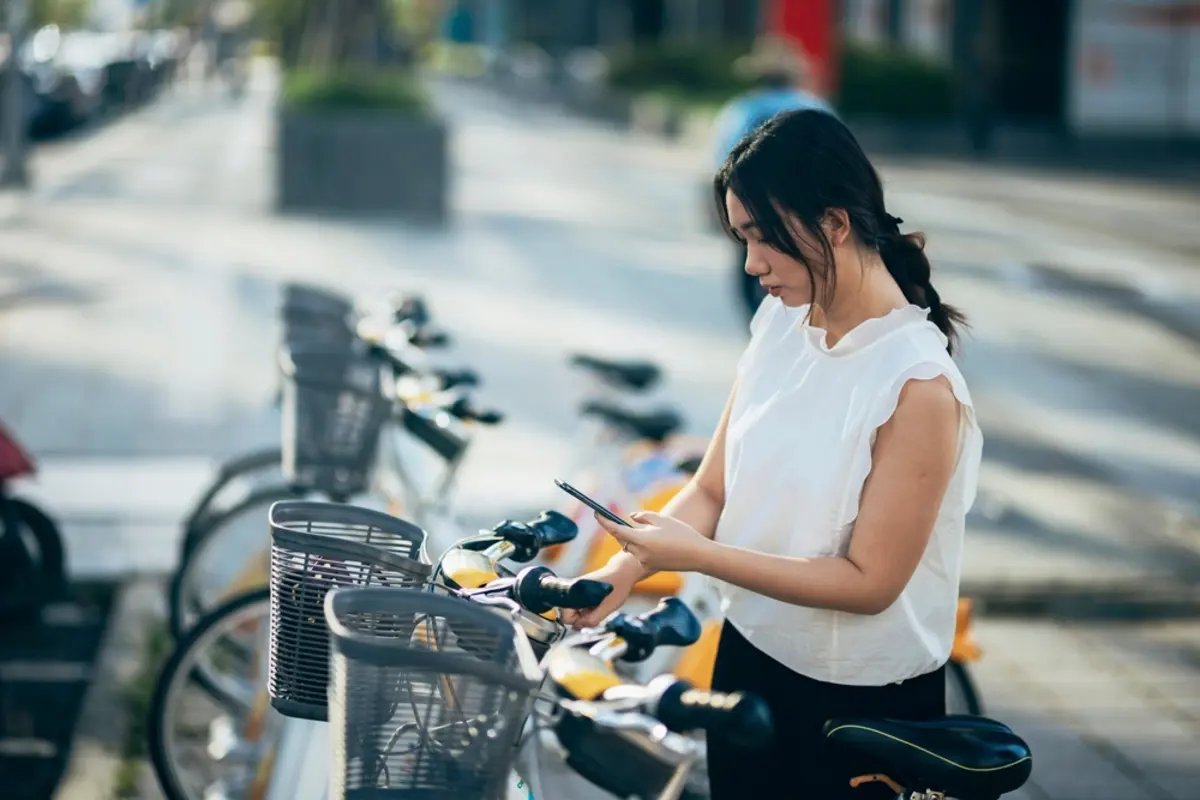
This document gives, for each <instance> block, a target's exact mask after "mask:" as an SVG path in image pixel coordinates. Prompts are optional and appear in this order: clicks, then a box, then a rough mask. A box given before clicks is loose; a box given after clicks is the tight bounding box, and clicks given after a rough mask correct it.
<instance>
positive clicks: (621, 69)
mask: <svg viewBox="0 0 1200 800" xmlns="http://www.w3.org/2000/svg"><path fill="white" fill-rule="evenodd" d="M748 49H749V47H748V45H747V46H741V45H729V44H719V43H711V42H695V43H686V44H684V43H680V44H665V45H644V46H639V47H636V48H632V49H630V50H628V51H626V52H624V53H622V54H621V55H619V56H617V57H616V58H614V60H613V64H612V70H611V73H610V76H609V85H611V86H612V87H614V88H616V89H620V90H624V91H627V92H631V93H634V94H641V95H652V96H654V97H655V98H657V99H658V100H660V101H661V102H664V103H666V104H668V105H671V106H690V107H695V106H714V105H719V104H721V103H723V102H725V101H726V100H728V99H729V98H731V97H734V96H736V95H738V94H740V93H742V92H744V91H746V90H748V89H749V88H750V86H751V84H750V82H749V81H748V80H746V79H744V78H741V77H739V76H738V75H737V74H735V72H734V70H733V63H734V61H735V60H736V59H737V58H738V56H740V55H742V54H744V53H745V52H746V51H747V50H748ZM840 78H841V80H840V83H841V86H840V89H839V92H838V96H837V98H836V105H837V107H838V110H839V112H840V113H842V114H844V115H846V116H851V117H853V116H875V117H890V118H902V119H921V118H925V119H935V118H942V117H947V116H949V115H951V114H953V113H954V111H955V109H956V107H957V101H958V96H957V94H958V93H957V87H956V84H955V76H954V72H953V70H952V68H951V67H950V65H948V64H944V63H940V62H938V61H935V60H932V59H929V58H926V57H924V56H921V55H918V54H915V53H909V52H904V51H903V50H900V49H896V48H891V47H878V46H865V45H855V44H852V43H851V44H847V45H846V46H845V47H844V49H843V51H842V64H841V72H840Z"/></svg>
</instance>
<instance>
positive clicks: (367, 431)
mask: <svg viewBox="0 0 1200 800" xmlns="http://www.w3.org/2000/svg"><path fill="white" fill-rule="evenodd" d="M281 366H282V367H283V371H284V382H283V416H282V419H283V474H284V477H286V478H287V480H288V481H289V482H290V483H292V484H293V485H295V486H300V487H303V488H307V489H313V490H317V491H320V492H323V493H325V494H327V495H329V496H330V497H334V498H346V497H350V496H352V495H355V494H358V493H360V492H362V491H365V490H366V488H367V486H368V482H369V480H370V472H371V467H372V465H373V463H374V460H375V453H376V450H377V449H378V445H379V433H380V429H381V428H382V427H383V423H384V422H385V421H386V420H387V418H388V416H389V415H390V414H391V412H392V403H391V401H390V400H389V399H388V398H387V397H386V396H385V394H384V389H383V375H382V373H381V371H380V367H379V365H378V364H376V363H375V362H373V361H371V360H370V359H369V358H365V357H363V356H361V355H356V354H354V353H352V352H350V351H349V350H347V349H344V348H338V347H336V346H331V347H328V348H322V347H302V348H295V349H291V350H289V351H288V352H287V354H286V357H285V358H284V360H283V363H282V364H281Z"/></svg>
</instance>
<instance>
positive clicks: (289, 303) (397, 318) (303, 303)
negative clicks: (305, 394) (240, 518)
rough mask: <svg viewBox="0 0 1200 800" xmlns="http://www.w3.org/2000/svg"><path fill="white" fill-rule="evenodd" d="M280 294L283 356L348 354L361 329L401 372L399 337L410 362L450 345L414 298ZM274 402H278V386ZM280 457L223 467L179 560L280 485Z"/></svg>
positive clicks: (438, 373)
mask: <svg viewBox="0 0 1200 800" xmlns="http://www.w3.org/2000/svg"><path fill="white" fill-rule="evenodd" d="M282 294H283V297H282V302H281V303H280V309H279V318H280V322H281V323H282V326H283V335H282V336H281V342H280V348H281V350H282V351H283V352H282V353H281V355H285V354H286V348H287V347H288V345H289V344H291V343H293V342H300V343H304V342H313V341H316V342H322V341H324V342H332V343H342V344H344V345H345V346H346V348H347V349H348V350H350V349H352V344H351V342H352V341H353V339H354V338H355V337H356V336H358V334H359V331H360V329H361V331H362V333H363V341H364V342H365V343H366V344H367V345H368V346H369V348H373V349H369V350H368V353H369V354H371V355H373V356H375V357H378V358H380V359H381V360H391V359H393V358H395V359H396V360H398V361H400V363H401V364H402V365H403V366H402V369H408V368H409V367H408V365H407V363H406V362H404V361H403V359H402V358H401V357H400V356H399V354H397V353H395V352H393V348H396V347H397V345H398V344H399V343H400V342H399V341H398V339H399V340H401V341H402V342H403V345H402V346H401V347H400V348H399V349H401V350H403V352H404V355H405V356H407V357H410V358H411V356H412V353H413V352H415V351H414V349H410V347H409V345H411V346H412V348H417V349H419V348H422V347H424V348H430V347H440V346H444V345H445V344H447V342H448V337H446V335H445V334H444V333H440V332H431V331H430V330H429V324H430V322H429V310H428V307H427V306H426V304H425V302H424V300H422V299H421V298H420V297H417V296H407V295H402V296H399V297H397V298H392V299H389V300H385V301H382V302H376V303H373V304H365V303H362V302H358V303H356V302H355V301H353V300H352V299H350V298H348V297H346V296H344V295H341V294H338V293H335V292H332V291H330V290H328V289H324V288H320V287H317V286H313V285H310V284H303V283H288V284H285V285H284V287H283V293H282ZM393 333H395V334H398V335H393ZM430 375H431V376H432V377H433V378H434V379H436V380H439V381H440V388H444V389H449V388H454V387H460V386H462V387H467V386H474V385H476V384H477V383H478V376H477V375H476V374H475V373H473V372H470V371H456V370H436V369H435V370H430ZM277 401H279V402H281V401H282V388H281V389H280V391H279V393H278V395H277ZM282 458H283V454H282V451H281V448H280V447H268V448H265V449H263V450H259V451H255V452H252V453H248V454H245V455H242V456H237V457H235V458H234V459H232V460H231V461H228V462H226V463H224V464H222V465H221V466H220V467H219V468H218V470H217V474H216V476H215V478H214V480H213V482H212V483H211V484H210V485H209V486H208V487H206V488H205V489H204V490H203V491H202V492H201V493H200V495H199V496H198V497H197V499H196V500H195V502H194V504H193V506H192V508H191V509H190V510H189V511H188V513H187V514H186V516H185V518H184V522H183V536H182V538H181V545H180V553H181V559H182V558H184V557H186V555H187V553H188V552H189V550H190V549H191V548H192V547H193V546H194V544H195V541H196V540H197V539H198V538H200V537H201V536H202V535H203V530H204V529H205V528H207V527H209V526H211V524H212V520H213V519H214V518H215V517H217V516H218V515H225V514H228V513H230V510H231V509H232V508H233V507H234V506H236V505H237V504H239V503H241V502H243V501H244V497H245V495H246V494H247V493H248V491H250V490H251V489H252V488H253V487H256V486H260V485H262V484H264V483H265V484H269V485H272V486H278V485H280V484H282V483H284V482H285V479H284V476H283V473H282ZM246 484H249V487H247V485H246ZM231 501H232V502H231Z"/></svg>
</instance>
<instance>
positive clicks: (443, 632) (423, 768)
mask: <svg viewBox="0 0 1200 800" xmlns="http://www.w3.org/2000/svg"><path fill="white" fill-rule="evenodd" d="M325 615H326V619H327V621H328V625H329V630H330V638H331V641H332V648H333V657H332V666H331V678H332V680H331V681H330V686H329V703H330V709H329V718H330V738H331V741H332V745H333V762H332V764H331V767H330V781H331V784H330V795H329V796H330V798H333V799H335V800H364V799H365V798H368V797H370V798H389V797H397V798H411V797H420V798H422V800H492V798H496V797H498V796H499V795H500V793H501V792H502V791H503V788H504V786H505V785H506V784H505V778H506V777H507V775H508V773H509V770H510V769H511V767H512V764H513V761H514V760H515V758H516V755H517V748H516V745H517V743H518V742H519V740H520V735H521V731H522V728H523V727H524V723H525V719H526V718H527V717H528V715H529V713H530V711H531V709H532V705H533V699H534V690H535V689H536V687H537V685H538V677H539V673H538V670H537V666H536V662H534V661H533V658H532V655H531V654H528V652H527V650H526V651H523V650H522V648H521V647H520V645H521V644H523V640H521V639H520V636H521V634H520V632H519V630H518V629H517V627H516V626H515V625H514V624H513V623H512V622H511V621H510V620H508V619H505V618H504V617H503V616H500V615H497V614H495V613H492V612H491V611H489V610H488V609H487V608H485V607H483V606H479V605H475V604H472V603H470V602H468V601H466V600H462V599H460V598H457V597H450V596H445V595H440V594H434V593H432V592H419V591H413V590H401V591H392V590H387V589H374V588H373V589H345V590H338V591H335V592H333V593H331V594H330V595H329V596H328V597H327V598H326V602H325ZM464 644H469V647H465V648H464V647H463V645H464Z"/></svg>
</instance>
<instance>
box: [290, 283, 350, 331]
mask: <svg viewBox="0 0 1200 800" xmlns="http://www.w3.org/2000/svg"><path fill="white" fill-rule="evenodd" d="M353 315H354V302H353V301H352V300H350V298H348V297H345V296H343V295H340V294H337V293H334V292H331V291H329V290H326V289H322V288H320V287H317V286H311V285H308V284H287V285H286V286H284V290H283V302H282V304H281V305H280V308H279V321H280V323H281V324H282V326H283V337H282V338H283V342H284V343H285V344H289V343H292V342H298V341H299V342H303V341H326V342H337V343H343V344H346V343H349V342H351V341H353V339H354V334H355V331H354V323H353Z"/></svg>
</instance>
